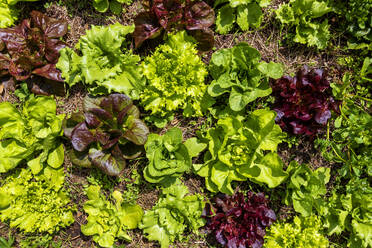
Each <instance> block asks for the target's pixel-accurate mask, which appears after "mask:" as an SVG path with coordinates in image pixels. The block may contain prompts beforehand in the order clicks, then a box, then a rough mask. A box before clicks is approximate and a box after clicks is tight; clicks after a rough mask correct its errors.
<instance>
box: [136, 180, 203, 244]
mask: <svg viewBox="0 0 372 248" xmlns="http://www.w3.org/2000/svg"><path fill="white" fill-rule="evenodd" d="M188 194H189V191H188V189H187V187H186V186H185V185H183V184H181V183H180V182H179V181H177V182H176V183H174V184H172V185H171V186H170V187H168V188H164V189H163V192H162V194H161V196H160V198H159V201H158V202H157V204H156V205H155V206H154V207H153V208H152V209H151V210H148V211H146V212H145V214H144V216H143V219H142V221H141V223H140V225H139V228H140V229H143V232H144V233H145V236H146V238H147V239H149V240H156V241H159V242H160V245H161V248H168V247H169V245H170V244H172V243H174V241H175V240H177V239H179V238H180V237H181V235H182V234H183V233H184V231H185V230H187V229H189V230H191V231H193V232H197V231H198V229H199V228H200V227H202V226H204V225H205V220H204V219H203V218H202V217H201V216H202V212H203V209H204V206H205V202H204V200H203V197H202V196H201V195H199V194H194V195H188Z"/></svg>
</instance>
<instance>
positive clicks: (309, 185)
mask: <svg viewBox="0 0 372 248" xmlns="http://www.w3.org/2000/svg"><path fill="white" fill-rule="evenodd" d="M330 171H331V170H330V168H326V167H319V168H318V169H316V170H314V171H312V170H311V169H310V168H309V167H308V166H307V165H299V164H298V163H297V162H295V161H292V162H291V163H290V164H289V167H288V169H287V172H288V174H289V175H291V176H290V179H289V182H288V184H287V189H286V196H285V198H284V203H285V204H286V205H292V204H293V208H294V210H295V211H296V212H298V213H300V214H302V215H303V216H310V215H312V214H313V209H314V208H316V207H317V204H318V203H319V201H322V200H323V198H322V196H323V195H325V194H326V193H327V188H326V184H327V183H328V182H329V179H330Z"/></svg>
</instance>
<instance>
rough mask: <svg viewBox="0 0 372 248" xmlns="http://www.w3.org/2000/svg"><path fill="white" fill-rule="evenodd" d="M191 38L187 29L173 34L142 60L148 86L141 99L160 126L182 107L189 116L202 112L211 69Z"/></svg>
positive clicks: (152, 119)
mask: <svg viewBox="0 0 372 248" xmlns="http://www.w3.org/2000/svg"><path fill="white" fill-rule="evenodd" d="M192 41H193V39H192V38H191V37H190V36H188V35H187V34H186V32H184V31H183V32H178V33H176V34H170V35H169V36H168V40H167V41H166V43H165V44H163V45H160V46H159V47H158V48H157V49H156V50H155V52H154V53H153V54H152V55H151V56H149V57H147V58H145V60H144V62H143V74H144V75H145V77H146V78H147V86H146V87H145V88H144V90H143V92H142V94H141V103H142V105H143V106H144V108H145V110H149V111H151V112H152V113H151V116H150V117H149V118H148V120H149V121H151V122H154V123H155V125H156V126H157V127H160V128H162V127H164V126H165V125H166V124H167V122H168V121H170V120H172V119H173V117H174V112H175V111H177V110H180V109H182V110H183V115H184V116H186V117H191V116H201V115H202V98H203V97H204V95H205V93H206V90H207V85H206V84H205V77H206V76H207V75H208V71H207V69H206V66H205V64H204V63H203V62H202V61H201V59H200V57H199V56H198V55H197V53H198V51H197V50H196V48H195V47H196V45H195V44H194V43H193V42H192Z"/></svg>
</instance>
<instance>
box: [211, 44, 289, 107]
mask: <svg viewBox="0 0 372 248" xmlns="http://www.w3.org/2000/svg"><path fill="white" fill-rule="evenodd" d="M260 60H261V55H260V53H259V52H258V51H257V50H256V49H254V48H252V47H250V46H249V45H248V44H247V43H245V42H242V43H240V44H238V45H236V46H234V47H232V48H228V49H221V50H219V51H217V52H215V53H213V55H212V58H211V61H210V64H209V71H210V73H211V75H212V78H213V81H212V83H211V84H210V85H209V86H208V93H209V95H210V96H212V97H219V98H221V99H223V100H224V99H226V98H227V97H228V99H229V107H230V109H231V110H233V111H240V110H242V109H244V108H245V107H246V106H247V104H248V103H250V102H252V101H254V100H256V99H257V98H258V97H264V96H268V95H270V93H271V88H270V86H269V78H274V79H278V78H280V77H281V76H282V74H283V67H282V65H281V64H277V63H274V62H270V63H266V62H264V61H260ZM227 95H228V96H227Z"/></svg>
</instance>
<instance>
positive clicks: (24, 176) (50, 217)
mask: <svg viewBox="0 0 372 248" xmlns="http://www.w3.org/2000/svg"><path fill="white" fill-rule="evenodd" d="M60 173H61V175H62V176H63V171H61V172H60ZM74 209H75V208H74V207H73V206H72V205H71V204H70V198H69V194H68V192H66V191H65V190H64V189H63V188H62V187H56V186H55V185H54V184H51V183H50V182H48V181H46V180H44V178H43V177H40V176H34V175H33V173H32V172H31V171H30V170H29V169H22V170H21V171H16V172H15V173H14V174H11V175H10V176H8V177H7V178H6V179H5V182H4V184H3V185H2V186H1V187H0V220H1V221H4V222H5V221H9V223H10V227H17V228H19V229H20V230H22V231H24V232H25V233H33V232H48V233H50V234H52V233H55V232H57V231H59V230H60V229H61V228H64V227H67V226H69V225H71V224H72V223H73V222H74V217H73V211H74Z"/></svg>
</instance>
